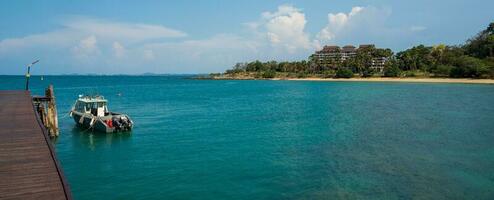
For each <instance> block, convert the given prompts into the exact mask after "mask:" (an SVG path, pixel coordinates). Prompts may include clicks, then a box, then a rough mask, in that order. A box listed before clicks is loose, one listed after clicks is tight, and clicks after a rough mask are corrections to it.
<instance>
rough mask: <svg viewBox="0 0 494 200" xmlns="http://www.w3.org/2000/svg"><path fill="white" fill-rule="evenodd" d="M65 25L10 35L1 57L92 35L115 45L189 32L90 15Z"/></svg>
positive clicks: (66, 44)
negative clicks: (52, 28)
mask: <svg viewBox="0 0 494 200" xmlns="http://www.w3.org/2000/svg"><path fill="white" fill-rule="evenodd" d="M61 25H62V28H60V29H57V30H54V31H51V32H46V33H40V34H32V35H28V36H25V37H19V38H7V39H4V40H1V41H0V57H1V56H3V55H5V54H8V53H9V52H15V51H22V50H24V49H29V48H36V47H40V46H43V47H45V46H48V47H56V48H71V47H72V46H74V45H78V44H79V41H81V40H83V39H87V37H88V36H93V37H94V38H98V40H100V41H101V43H106V44H103V45H112V41H124V42H125V43H142V42H146V41H150V40H157V39H158V40H159V39H161V40H163V39H167V38H177V37H185V36H187V34H186V33H184V32H182V31H179V30H174V29H171V28H167V27H164V26H161V25H152V24H139V23H122V22H113V21H108V20H100V19H95V18H87V17H75V18H70V19H69V20H67V21H65V22H64V23H63V24H61Z"/></svg>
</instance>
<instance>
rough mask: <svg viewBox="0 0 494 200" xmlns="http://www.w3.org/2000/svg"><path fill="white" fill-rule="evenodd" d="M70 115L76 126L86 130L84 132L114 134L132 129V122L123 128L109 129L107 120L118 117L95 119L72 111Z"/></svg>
mask: <svg viewBox="0 0 494 200" xmlns="http://www.w3.org/2000/svg"><path fill="white" fill-rule="evenodd" d="M71 115H72V118H73V119H74V122H75V123H76V124H77V126H79V127H81V128H83V129H86V130H91V131H94V132H103V133H114V132H123V131H130V130H131V129H132V122H131V124H130V126H128V127H125V128H118V127H110V126H109V125H108V124H107V123H106V121H107V120H112V118H113V117H115V116H119V115H110V116H105V117H95V116H93V115H90V114H83V113H79V112H75V111H72V113H71ZM126 117H127V116H126Z"/></svg>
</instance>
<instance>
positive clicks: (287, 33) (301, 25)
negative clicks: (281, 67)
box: [248, 5, 311, 53]
mask: <svg viewBox="0 0 494 200" xmlns="http://www.w3.org/2000/svg"><path fill="white" fill-rule="evenodd" d="M259 23H260V24H261V25H262V27H263V28H264V30H261V31H265V34H266V37H267V38H268V40H269V42H271V44H272V45H274V46H275V47H282V48H284V49H286V50H287V51H288V52H290V53H294V52H295V51H296V50H298V49H308V48H310V45H311V43H310V40H309V35H308V34H307V33H306V32H305V24H306V23H307V20H306V19H305V14H304V13H302V12H301V11H300V9H298V8H295V7H293V6H290V5H281V6H279V7H278V10H277V11H276V12H264V13H262V20H261V22H259ZM259 23H257V24H256V23H248V25H250V27H254V28H258V27H259Z"/></svg>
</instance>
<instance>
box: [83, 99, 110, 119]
mask: <svg viewBox="0 0 494 200" xmlns="http://www.w3.org/2000/svg"><path fill="white" fill-rule="evenodd" d="M75 110H76V111H78V112H82V113H91V114H93V115H95V116H105V113H108V111H107V106H106V102H83V101H77V103H76V105H75Z"/></svg>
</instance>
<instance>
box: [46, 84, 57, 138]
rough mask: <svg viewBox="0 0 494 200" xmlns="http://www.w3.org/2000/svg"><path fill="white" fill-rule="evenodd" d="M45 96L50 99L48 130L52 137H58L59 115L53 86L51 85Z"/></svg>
mask: <svg viewBox="0 0 494 200" xmlns="http://www.w3.org/2000/svg"><path fill="white" fill-rule="evenodd" d="M45 96H46V97H48V99H49V100H48V109H47V124H46V126H47V128H48V131H49V132H50V137H58V114H57V107H56V104H55V93H54V92H53V85H50V86H49V87H48V88H47V89H46V90H45Z"/></svg>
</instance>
